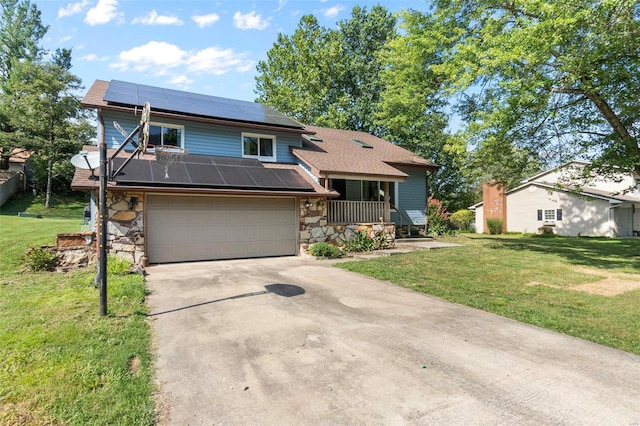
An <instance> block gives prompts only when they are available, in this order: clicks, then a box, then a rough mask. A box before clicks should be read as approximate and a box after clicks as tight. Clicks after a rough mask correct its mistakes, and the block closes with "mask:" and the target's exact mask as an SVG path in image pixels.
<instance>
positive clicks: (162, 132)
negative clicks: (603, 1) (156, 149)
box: [149, 123, 184, 148]
mask: <svg viewBox="0 0 640 426" xmlns="http://www.w3.org/2000/svg"><path fill="white" fill-rule="evenodd" d="M149 145H152V146H164V145H169V146H177V147H181V148H182V147H183V146H184V126H178V125H175V124H162V123H150V124H149Z"/></svg>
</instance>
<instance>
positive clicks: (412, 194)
mask: <svg viewBox="0 0 640 426" xmlns="http://www.w3.org/2000/svg"><path fill="white" fill-rule="evenodd" d="M402 171H403V172H405V173H407V174H408V175H409V178H408V179H407V181H406V182H402V183H399V184H398V205H397V206H396V207H398V209H400V210H402V211H403V212H404V215H405V216H404V217H402V218H401V217H400V216H399V215H398V213H397V212H391V221H392V222H395V223H397V224H400V223H402V224H405V225H406V224H407V221H408V219H407V216H408V217H409V218H411V222H412V224H413V225H424V224H425V210H426V208H427V178H426V174H425V172H424V170H412V169H404V170H402Z"/></svg>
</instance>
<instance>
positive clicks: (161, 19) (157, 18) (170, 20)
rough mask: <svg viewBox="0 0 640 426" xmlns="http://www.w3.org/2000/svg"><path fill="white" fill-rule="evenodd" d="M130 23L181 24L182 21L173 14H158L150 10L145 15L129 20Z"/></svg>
mask: <svg viewBox="0 0 640 426" xmlns="http://www.w3.org/2000/svg"><path fill="white" fill-rule="evenodd" d="M131 23H132V24H142V25H182V24H184V22H183V21H182V20H181V19H180V18H178V17H177V16H174V15H158V12H156V11H155V10H152V11H151V12H149V13H147V14H146V15H145V16H142V17H140V18H135V19H134V20H133V21H131Z"/></svg>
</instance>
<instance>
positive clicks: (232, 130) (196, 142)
mask: <svg viewBox="0 0 640 426" xmlns="http://www.w3.org/2000/svg"><path fill="white" fill-rule="evenodd" d="M114 120H117V121H118V123H119V124H120V126H121V127H122V128H123V129H124V130H125V131H126V132H131V131H133V129H135V127H136V124H137V122H136V118H135V117H134V115H133V114H126V113H118V112H112V111H105V112H104V127H105V129H104V134H105V142H106V143H107V147H109V148H111V147H112V146H113V144H114V143H116V144H119V143H121V142H122V141H123V140H124V137H123V136H122V135H121V134H120V133H119V132H118V131H117V130H116V129H115V127H114V126H113V121H114ZM151 121H152V122H159V123H166V124H175V125H180V126H184V144H185V146H184V147H185V148H186V149H187V150H188V151H189V153H191V154H199V155H217V156H222V157H242V140H241V135H242V132H247V133H258V134H265V135H272V136H275V138H276V160H277V162H278V163H291V164H295V163H297V159H296V158H295V157H294V156H293V155H292V154H291V152H290V147H291V146H298V147H299V146H301V145H302V141H301V138H302V136H301V135H299V134H295V133H282V132H271V131H265V130H255V129H251V128H249V127H232V126H221V125H215V124H206V123H194V122H191V121H178V120H169V119H164V118H163V119H154V117H153V112H152V113H151Z"/></svg>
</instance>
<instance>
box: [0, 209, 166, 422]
mask: <svg viewBox="0 0 640 426" xmlns="http://www.w3.org/2000/svg"><path fill="white" fill-rule="evenodd" d="M84 204H85V201H84V200H83V199H75V200H73V201H72V203H69V204H65V203H64V202H57V204H56V205H55V206H54V207H53V208H52V209H48V210H44V209H43V208H41V207H40V206H39V205H35V204H34V200H33V197H26V198H22V199H21V200H17V201H10V202H9V203H7V204H5V206H3V207H2V215H0V251H1V255H0V259H1V261H0V262H1V263H0V424H2V425H5V424H7V425H9V424H11V425H33V424H69V425H87V424H92V425H107V424H109V425H111V424H122V425H125V424H126V425H133V424H135V425H145V424H146V425H150V424H153V423H154V421H155V415H154V407H153V402H152V391H153V382H152V371H151V360H150V355H149V354H150V330H149V327H148V324H147V322H146V321H145V317H146V308H145V306H144V296H145V285H144V280H143V278H142V277H141V276H139V275H117V276H116V275H113V276H109V313H110V315H109V316H108V317H105V318H101V317H100V316H99V306H98V305H99V302H98V301H99V297H98V291H97V290H96V289H95V288H94V287H93V284H92V283H93V277H94V275H95V268H90V269H89V270H80V271H74V272H70V273H66V274H61V273H55V272H40V273H27V272H24V271H23V266H22V257H23V255H24V252H25V249H26V248H27V247H30V246H40V245H45V244H53V243H54V242H55V235H56V234H57V233H62V232H76V231H79V230H80V229H81V227H82V220H83V219H82V207H83V205H84ZM17 211H31V212H38V213H39V214H42V216H43V218H35V217H19V216H17V214H16V213H17Z"/></svg>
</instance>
